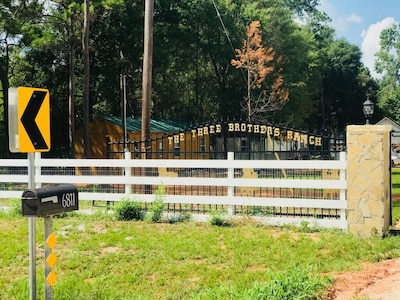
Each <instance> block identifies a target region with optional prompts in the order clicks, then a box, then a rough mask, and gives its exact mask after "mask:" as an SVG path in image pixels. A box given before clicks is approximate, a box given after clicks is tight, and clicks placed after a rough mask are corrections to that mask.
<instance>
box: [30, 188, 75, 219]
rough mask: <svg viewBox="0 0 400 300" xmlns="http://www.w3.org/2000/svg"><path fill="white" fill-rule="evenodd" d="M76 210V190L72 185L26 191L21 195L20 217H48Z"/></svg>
mask: <svg viewBox="0 0 400 300" xmlns="http://www.w3.org/2000/svg"><path fill="white" fill-rule="evenodd" d="M78 209H79V199H78V190H77V188H76V187H75V186H73V185H72V184H64V185H59V186H55V187H49V188H38V189H28V190H26V191H24V192H23V193H22V215H23V216H26V217H48V216H51V215H55V214H59V213H64V212H68V211H74V210H78Z"/></svg>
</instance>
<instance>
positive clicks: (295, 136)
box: [293, 132, 300, 141]
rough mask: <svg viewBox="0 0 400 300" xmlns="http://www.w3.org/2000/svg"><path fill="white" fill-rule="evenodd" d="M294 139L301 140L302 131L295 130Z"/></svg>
mask: <svg viewBox="0 0 400 300" xmlns="http://www.w3.org/2000/svg"><path fill="white" fill-rule="evenodd" d="M293 140H294V141H300V132H295V133H294V134H293Z"/></svg>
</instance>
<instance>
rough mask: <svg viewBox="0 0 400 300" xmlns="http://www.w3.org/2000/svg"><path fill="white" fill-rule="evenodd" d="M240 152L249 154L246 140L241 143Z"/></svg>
mask: <svg viewBox="0 0 400 300" xmlns="http://www.w3.org/2000/svg"><path fill="white" fill-rule="evenodd" d="M240 152H247V142H246V140H241V141H240Z"/></svg>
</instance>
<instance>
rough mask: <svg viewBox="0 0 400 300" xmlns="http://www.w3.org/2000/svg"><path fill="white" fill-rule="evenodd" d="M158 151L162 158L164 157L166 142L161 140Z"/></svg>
mask: <svg viewBox="0 0 400 300" xmlns="http://www.w3.org/2000/svg"><path fill="white" fill-rule="evenodd" d="M158 153H159V155H160V158H163V156H164V144H163V142H160V143H159V144H158Z"/></svg>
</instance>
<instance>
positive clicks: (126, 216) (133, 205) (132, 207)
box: [115, 199, 144, 221]
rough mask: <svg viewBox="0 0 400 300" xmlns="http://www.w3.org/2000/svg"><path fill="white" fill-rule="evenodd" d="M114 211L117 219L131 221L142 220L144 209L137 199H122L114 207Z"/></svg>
mask: <svg viewBox="0 0 400 300" xmlns="http://www.w3.org/2000/svg"><path fill="white" fill-rule="evenodd" d="M115 213H116V216H117V219H118V220H121V221H131V220H143V219H144V211H143V208H142V206H141V204H140V203H139V202H137V201H130V200H129V199H122V200H121V201H120V202H119V203H118V205H117V206H116V208H115Z"/></svg>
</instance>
